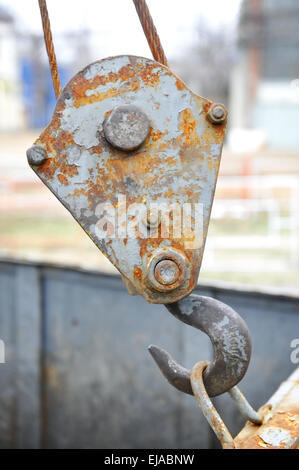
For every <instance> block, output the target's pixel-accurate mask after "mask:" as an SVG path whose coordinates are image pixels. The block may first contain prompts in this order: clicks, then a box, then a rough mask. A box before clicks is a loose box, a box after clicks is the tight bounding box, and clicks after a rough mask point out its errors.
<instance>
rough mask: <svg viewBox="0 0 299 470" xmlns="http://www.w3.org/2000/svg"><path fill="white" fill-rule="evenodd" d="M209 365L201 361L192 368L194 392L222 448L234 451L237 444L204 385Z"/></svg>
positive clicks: (191, 379) (191, 378)
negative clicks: (205, 373) (205, 372)
mask: <svg viewBox="0 0 299 470" xmlns="http://www.w3.org/2000/svg"><path fill="white" fill-rule="evenodd" d="M208 364H209V363H208V362H207V361H201V362H198V363H197V364H195V366H194V367H193V368H192V370H191V374H190V381H191V386H192V391H193V394H194V396H195V398H196V400H197V401H198V404H199V406H200V408H201V410H202V412H203V414H204V416H205V418H206V420H207V421H208V423H209V425H210V426H211V428H212V429H213V431H214V433H215V434H216V436H217V437H218V439H219V441H220V443H221V445H222V448H223V449H234V448H235V443H234V440H233V437H232V435H231V434H230V432H229V430H228V429H227V427H226V426H225V424H224V422H223V421H222V419H221V417H220V415H219V414H218V412H217V410H216V408H215V407H214V405H213V403H212V402H211V400H210V397H209V395H208V394H207V391H206V389H205V386H204V383H203V372H204V370H205V369H206V367H208Z"/></svg>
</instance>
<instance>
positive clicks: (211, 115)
mask: <svg viewBox="0 0 299 470" xmlns="http://www.w3.org/2000/svg"><path fill="white" fill-rule="evenodd" d="M207 118H208V119H209V121H210V122H211V123H212V124H223V123H224V122H225V121H226V120H227V110H226V107H225V106H224V105H223V104H221V103H213V104H212V105H211V106H210V108H209V110H208V113H207Z"/></svg>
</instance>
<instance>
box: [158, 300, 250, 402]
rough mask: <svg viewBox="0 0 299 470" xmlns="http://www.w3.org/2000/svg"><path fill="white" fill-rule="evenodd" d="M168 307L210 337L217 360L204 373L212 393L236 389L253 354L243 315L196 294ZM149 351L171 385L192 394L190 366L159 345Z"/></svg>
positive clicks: (212, 394)
mask: <svg viewBox="0 0 299 470" xmlns="http://www.w3.org/2000/svg"><path fill="white" fill-rule="evenodd" d="M166 307H167V309H168V310H169V311H170V312H171V313H172V314H173V315H174V316H175V317H176V318H177V319H178V320H181V321H183V322H184V323H187V324H188V325H190V326H193V327H194V328H198V329H199V330H201V331H203V332H204V333H206V334H207V335H208V336H209V337H210V339H211V342H212V344H213V349H214V359H213V361H212V362H211V363H210V364H209V365H208V367H207V370H206V371H205V373H204V383H205V388H206V390H207V393H208V394H209V396H212V397H213V396H217V395H221V394H222V393H225V392H227V391H228V390H230V389H231V388H233V387H234V386H235V385H236V384H237V383H238V382H239V381H240V380H241V379H242V378H243V376H244V374H245V373H246V371H247V368H248V365H249V361H250V356H251V338H250V333H249V330H248V328H247V325H246V323H245V322H244V320H243V319H242V318H241V317H240V315H238V314H237V313H236V312H235V311H234V310H233V309H232V308H230V307H229V306H228V305H225V304H224V303H222V302H220V301H218V300H215V299H212V298H210V297H203V296H199V295H196V294H191V295H189V296H188V297H185V298H184V299H182V300H179V301H178V302H174V303H172V304H167V305H166ZM149 352H150V353H151V355H152V356H153V358H154V360H155V361H156V363H157V365H158V367H159V368H160V370H161V372H162V373H163V375H164V376H165V377H166V379H167V380H168V381H169V382H170V383H171V385H173V386H174V387H176V388H177V389H178V390H180V391H182V392H184V393H188V394H189V395H193V391H192V387H191V384H190V371H189V370H188V369H185V368H184V367H182V366H181V365H180V364H178V363H177V362H176V361H175V360H174V359H173V358H172V357H171V356H170V355H169V354H168V353H167V352H166V351H164V350H163V349H161V348H159V347H158V346H150V347H149Z"/></svg>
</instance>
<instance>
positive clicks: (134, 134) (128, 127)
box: [103, 104, 150, 152]
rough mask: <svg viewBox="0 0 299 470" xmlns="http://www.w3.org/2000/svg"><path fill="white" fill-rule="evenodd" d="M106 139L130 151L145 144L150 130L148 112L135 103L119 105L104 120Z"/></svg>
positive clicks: (115, 145)
mask: <svg viewBox="0 0 299 470" xmlns="http://www.w3.org/2000/svg"><path fill="white" fill-rule="evenodd" d="M103 129H104V135H105V138H106V140H107V141H108V142H109V143H110V144H111V145H112V146H113V147H115V148H116V149H119V150H123V151H125V152H129V151H132V150H136V149H137V148H138V147H140V145H142V144H143V142H144V141H145V139H146V138H147V136H148V134H149V131H150V123H149V120H148V117H147V116H146V114H145V113H144V112H143V111H142V110H141V109H140V108H138V107H137V106H135V105H133V104H125V105H120V106H117V107H116V108H114V109H113V111H112V112H111V114H110V115H109V116H107V118H106V119H105V120H104V122H103Z"/></svg>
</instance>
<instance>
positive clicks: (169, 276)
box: [155, 259, 180, 286]
mask: <svg viewBox="0 0 299 470" xmlns="http://www.w3.org/2000/svg"><path fill="white" fill-rule="evenodd" d="M179 275H180V269H179V267H178V265H177V264H176V262H175V261H173V260H170V259H163V260H162V261H159V263H157V264H156V266H155V278H156V280H157V281H158V282H159V283H160V284H163V285H164V286H170V285H172V284H174V283H175V282H176V281H177V280H178V278H179Z"/></svg>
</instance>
